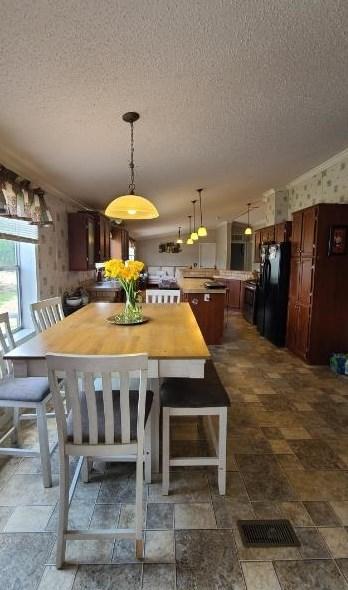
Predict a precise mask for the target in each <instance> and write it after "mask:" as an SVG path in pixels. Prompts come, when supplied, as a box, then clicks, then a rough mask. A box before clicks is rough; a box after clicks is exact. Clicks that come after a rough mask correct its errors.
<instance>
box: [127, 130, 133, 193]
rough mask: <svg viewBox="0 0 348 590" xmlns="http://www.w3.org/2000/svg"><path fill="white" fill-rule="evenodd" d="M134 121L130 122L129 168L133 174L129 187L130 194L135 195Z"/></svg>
mask: <svg viewBox="0 0 348 590" xmlns="http://www.w3.org/2000/svg"><path fill="white" fill-rule="evenodd" d="M133 127H134V123H133V121H132V122H131V124H130V128H131V142H130V157H131V159H130V162H129V168H130V171H131V175H130V183H129V185H128V188H129V194H130V195H134V191H135V182H134V129H133Z"/></svg>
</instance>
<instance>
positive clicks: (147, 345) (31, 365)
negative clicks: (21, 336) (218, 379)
mask: <svg viewBox="0 0 348 590" xmlns="http://www.w3.org/2000/svg"><path fill="white" fill-rule="evenodd" d="M121 309H122V304H120V303H103V302H98V303H90V304H88V305H86V306H85V307H83V308H82V309H79V310H78V311H76V312H75V313H73V314H71V315H70V316H69V317H67V318H65V319H64V320H62V321H61V322H58V323H57V324H56V325H55V326H52V327H51V328H48V329H47V330H46V331H44V332H41V333H39V334H37V335H36V336H34V337H33V338H31V339H30V340H28V341H26V342H25V343H23V344H21V345H20V346H17V347H16V348H14V349H13V350H11V351H10V352H9V353H8V354H7V355H6V358H7V359H9V360H11V361H12V363H13V371H14V375H15V377H26V376H28V377H38V376H46V375H47V365H46V354H47V353H48V352H55V353H62V354H81V355H120V354H132V353H147V355H148V357H149V365H148V377H149V379H150V386H151V389H152V390H153V392H154V402H153V403H154V408H153V410H154V412H153V414H154V415H153V421H152V424H153V428H152V449H153V469H154V471H156V472H158V470H159V415H160V402H159V381H160V379H161V378H164V377H189V378H203V377H204V364H205V361H206V360H207V359H209V358H210V353H209V350H208V348H207V346H206V344H205V342H204V338H203V336H202V333H201V331H200V329H199V326H198V324H197V322H196V319H195V316H194V314H193V312H192V311H191V308H190V305H189V304H188V303H179V304H144V305H143V313H144V316H145V317H146V318H148V321H147V322H146V323H143V324H139V325H132V326H120V325H113V324H110V323H108V322H107V318H109V317H110V316H112V315H114V314H116V313H119V312H120V311H121Z"/></svg>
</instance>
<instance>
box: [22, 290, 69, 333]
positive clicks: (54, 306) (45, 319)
mask: <svg viewBox="0 0 348 590" xmlns="http://www.w3.org/2000/svg"><path fill="white" fill-rule="evenodd" d="M30 311H31V317H32V320H33V324H34V328H35V331H36V333H37V334H38V333H39V332H44V331H45V330H47V328H50V327H51V326H54V325H55V324H57V323H58V322H60V321H61V320H63V319H64V312H63V307H62V300H61V298H60V297H51V298H50V299H43V300H42V301H37V302H36V303H32V304H31V305H30Z"/></svg>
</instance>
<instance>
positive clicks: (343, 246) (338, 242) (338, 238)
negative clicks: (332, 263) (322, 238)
mask: <svg viewBox="0 0 348 590" xmlns="http://www.w3.org/2000/svg"><path fill="white" fill-rule="evenodd" d="M347 239H348V225H332V226H331V227H330V238H329V252H328V255H329V256H336V255H339V254H347Z"/></svg>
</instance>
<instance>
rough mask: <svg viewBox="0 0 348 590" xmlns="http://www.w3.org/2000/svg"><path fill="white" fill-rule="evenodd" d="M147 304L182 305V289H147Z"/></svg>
mask: <svg viewBox="0 0 348 590" xmlns="http://www.w3.org/2000/svg"><path fill="white" fill-rule="evenodd" d="M145 295H146V303H180V289H146V294H145Z"/></svg>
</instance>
